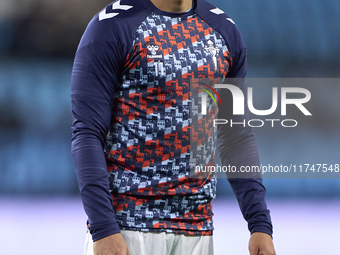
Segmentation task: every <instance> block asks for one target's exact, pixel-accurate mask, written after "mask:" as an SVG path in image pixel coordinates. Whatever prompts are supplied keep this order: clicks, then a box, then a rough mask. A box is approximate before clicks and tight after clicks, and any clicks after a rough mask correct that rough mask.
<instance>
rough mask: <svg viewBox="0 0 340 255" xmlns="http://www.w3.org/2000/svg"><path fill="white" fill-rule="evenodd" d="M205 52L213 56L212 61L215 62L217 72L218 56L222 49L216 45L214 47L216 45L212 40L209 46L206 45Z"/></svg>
mask: <svg viewBox="0 0 340 255" xmlns="http://www.w3.org/2000/svg"><path fill="white" fill-rule="evenodd" d="M204 50H205V51H206V52H207V53H208V54H210V55H211V56H212V59H213V61H214V68H215V71H216V70H217V56H218V53H219V52H220V49H219V48H218V47H217V46H216V45H214V43H213V42H212V41H211V40H209V41H208V45H205V47H204Z"/></svg>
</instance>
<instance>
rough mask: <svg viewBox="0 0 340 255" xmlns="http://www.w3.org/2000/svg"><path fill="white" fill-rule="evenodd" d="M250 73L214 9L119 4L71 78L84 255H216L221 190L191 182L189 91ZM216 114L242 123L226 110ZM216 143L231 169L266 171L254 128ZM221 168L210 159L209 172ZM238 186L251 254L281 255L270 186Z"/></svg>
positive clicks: (153, 1) (167, 0) (93, 31)
mask: <svg viewBox="0 0 340 255" xmlns="http://www.w3.org/2000/svg"><path fill="white" fill-rule="evenodd" d="M246 68H247V67H246V46H245V44H244V42H243V40H242V37H241V35H240V32H239V30H238V28H237V26H236V25H235V23H234V22H233V20H232V19H230V18H229V17H228V16H227V15H226V14H225V13H224V12H223V11H221V10H220V9H218V8H216V7H215V6H213V5H211V4H209V3H207V2H206V1H204V0H194V1H192V0H121V1H116V2H113V3H112V4H110V5H109V6H107V7H106V8H104V9H103V10H102V11H101V12H99V13H98V14H97V15H95V16H94V18H93V19H92V20H91V22H90V23H89V25H88V27H87V29H86V31H85V33H84V35H83V37H82V39H81V42H80V44H79V47H78V50H77V53H76V57H75V61H74V67H73V72H72V106H71V110H72V113H73V117H74V121H73V126H72V130H73V136H72V154H73V159H74V163H75V167H76V173H77V178H78V183H79V188H80V194H81V198H82V201H83V205H84V209H85V212H86V214H87V216H88V229H89V233H88V241H87V244H86V247H87V248H85V254H94V255H111V254H113V255H118V254H122V255H126V254H131V255H132V254H146V255H153V254H157V255H158V254H185V255H187V254H202V255H211V254H213V245H212V232H213V222H212V215H213V213H212V207H211V201H212V199H213V198H214V197H215V193H216V179H215V178H210V177H207V178H192V176H191V174H190V165H189V164H190V162H189V161H190V153H191V151H192V150H193V149H194V146H193V144H190V138H189V137H190V128H191V124H192V123H191V119H190V106H191V103H192V102H191V101H192V100H191V97H190V88H189V84H190V81H191V80H194V79H201V78H203V79H210V80H216V81H219V80H223V79H224V78H244V77H245V76H246ZM239 86H240V88H241V89H242V91H243V92H245V90H246V85H245V84H244V83H241V85H239ZM210 88H212V87H210ZM212 89H213V88H212ZM221 96H222V97H223V94H221ZM222 100H223V98H222ZM209 109H211V111H209V112H210V113H213V114H218V118H219V119H231V118H234V117H233V116H232V109H231V107H229V104H228V103H227V104H226V105H225V104H224V105H223V106H221V105H220V109H219V111H218V109H217V107H212V108H209ZM246 111H247V112H246V114H245V116H243V118H249V112H248V109H247V108H246ZM208 136H209V137H211V138H213V136H214V135H213V134H212V133H209V134H208ZM209 139H210V138H209ZM212 140H213V139H212ZM217 141H218V144H219V152H220V156H221V159H222V164H223V165H228V164H231V165H233V166H236V167H240V166H244V165H245V166H254V165H255V166H256V165H259V159H258V152H257V147H256V142H255V138H254V134H253V130H252V129H251V128H250V127H243V126H242V125H238V126H235V127H233V128H228V127H223V126H222V125H221V126H219V127H218V128H217ZM196 146H198V147H199V146H204V145H197V144H196V145H195V148H196ZM212 151H213V150H212ZM213 156H214V155H204V159H206V161H209V162H206V163H207V165H209V164H213ZM228 180H229V182H230V184H231V186H232V188H233V191H234V193H235V195H236V197H237V200H238V203H239V206H240V209H241V211H242V214H243V216H244V218H245V219H246V220H247V222H248V228H249V230H250V232H251V238H250V243H249V250H250V254H251V255H257V254H263V255H267V254H275V251H274V247H273V244H272V237H271V236H272V224H271V219H270V214H269V210H268V209H267V206H266V203H265V188H264V187H263V185H262V180H261V178H229V179H228ZM91 239H92V240H93V242H92V240H91ZM92 245H93V247H92ZM92 252H93V253H92ZM226 254H228V253H226Z"/></svg>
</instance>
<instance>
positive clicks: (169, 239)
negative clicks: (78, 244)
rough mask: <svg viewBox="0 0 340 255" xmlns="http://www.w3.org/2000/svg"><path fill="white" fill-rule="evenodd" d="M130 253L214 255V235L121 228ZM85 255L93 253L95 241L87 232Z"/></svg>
mask: <svg viewBox="0 0 340 255" xmlns="http://www.w3.org/2000/svg"><path fill="white" fill-rule="evenodd" d="M121 234H122V236H123V238H124V240H125V242H126V244H127V246H128V248H129V252H130V255H213V254H214V247H213V237H212V236H190V235H183V234H172V233H165V232H159V233H158V232H141V231H129V230H121ZM84 255H93V241H92V236H91V234H90V232H89V231H88V232H87V235H86V242H85V250H84Z"/></svg>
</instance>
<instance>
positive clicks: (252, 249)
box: [249, 232, 276, 255]
mask: <svg viewBox="0 0 340 255" xmlns="http://www.w3.org/2000/svg"><path fill="white" fill-rule="evenodd" d="M249 253H250V255H276V253H275V249H274V245H273V240H272V237H271V236H270V235H268V234H265V233H260V232H255V233H253V234H252V235H251V236H250V240H249Z"/></svg>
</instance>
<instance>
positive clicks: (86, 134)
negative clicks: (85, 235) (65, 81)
mask: <svg viewBox="0 0 340 255" xmlns="http://www.w3.org/2000/svg"><path fill="white" fill-rule="evenodd" d="M86 36H87V35H86V34H85V38H83V39H82V41H83V42H84V39H86ZM80 46H81V47H80V48H79V49H78V51H77V53H76V57H75V60H74V66H73V71H72V86H71V100H72V101H71V111H72V114H73V125H72V131H73V133H72V156H73V159H74V164H75V169H76V173H77V178H78V184H79V189H80V195H81V198H82V201H83V205H84V209H85V212H86V214H87V216H88V223H89V230H90V232H91V234H92V237H93V241H97V240H99V239H102V238H104V237H106V236H109V235H112V234H115V233H119V232H120V229H119V226H118V224H117V223H116V220H115V213H114V210H113V207H112V196H111V194H110V191H109V182H108V172H107V167H106V161H105V157H104V150H103V146H104V142H105V137H106V134H107V132H108V128H109V125H110V122H111V119H112V107H113V102H114V93H115V86H116V84H117V83H118V80H119V73H120V72H121V70H120V69H121V64H122V63H121V62H122V59H124V52H126V47H125V46H124V45H121V44H119V43H112V42H110V43H109V42H104V43H96V42H92V43H89V44H86V45H84V43H81V44H80Z"/></svg>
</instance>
